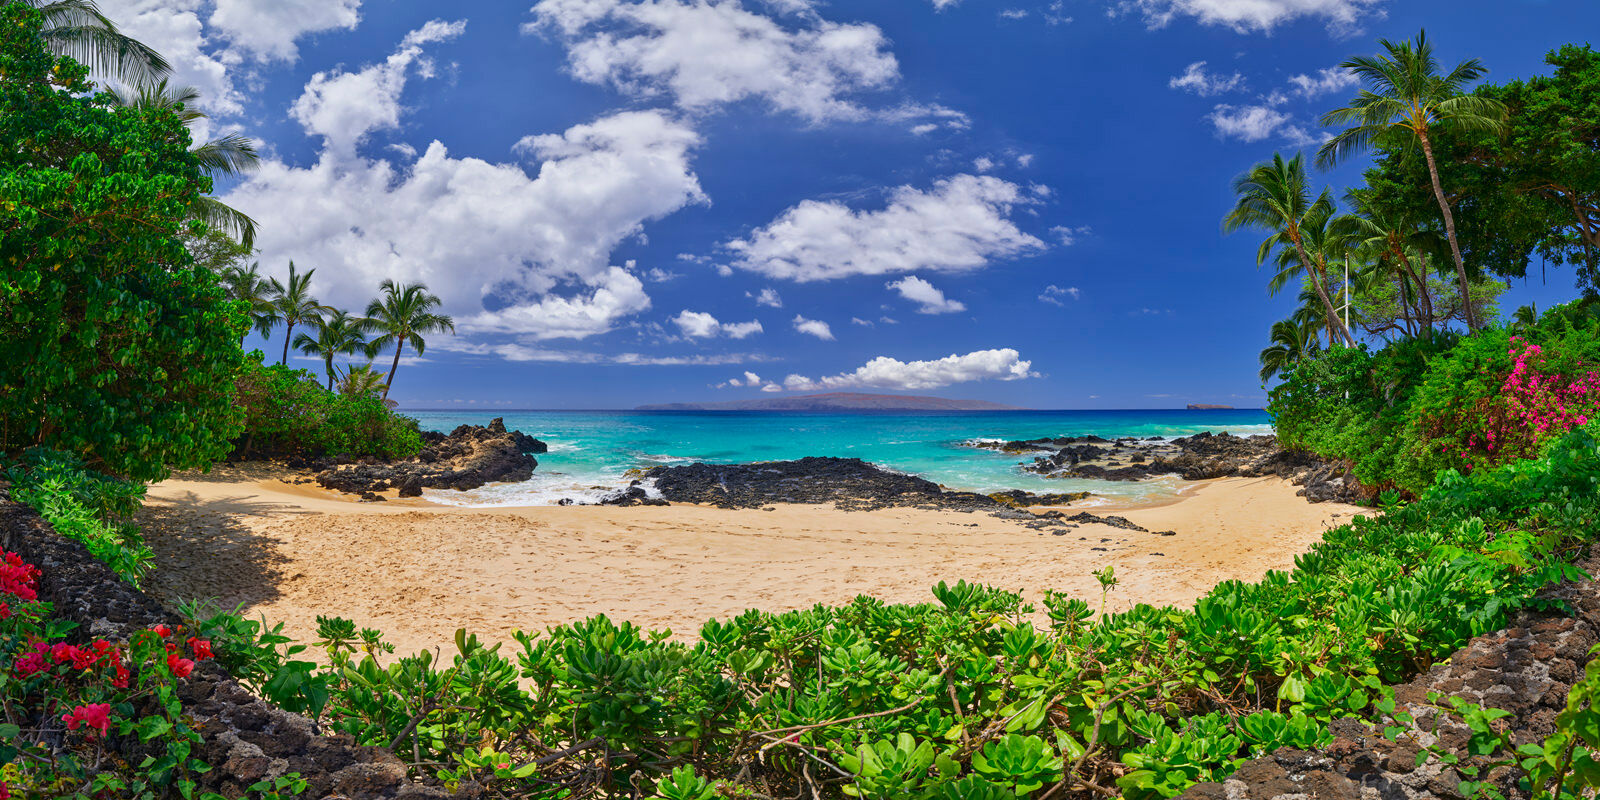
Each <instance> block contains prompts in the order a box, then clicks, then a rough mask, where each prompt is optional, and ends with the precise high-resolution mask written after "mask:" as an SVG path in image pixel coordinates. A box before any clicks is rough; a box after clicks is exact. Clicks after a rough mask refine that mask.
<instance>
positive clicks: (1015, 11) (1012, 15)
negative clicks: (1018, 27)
mask: <svg viewBox="0 0 1600 800" xmlns="http://www.w3.org/2000/svg"><path fill="white" fill-rule="evenodd" d="M1027 16H1028V11H1027V9H1023V8H1002V9H1000V18H1001V19H1024V18H1026V17H1027Z"/></svg>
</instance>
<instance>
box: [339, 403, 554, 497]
mask: <svg viewBox="0 0 1600 800" xmlns="http://www.w3.org/2000/svg"><path fill="white" fill-rule="evenodd" d="M425 441H427V442H428V444H427V445H426V446H425V447H423V448H422V452H420V453H418V454H417V455H416V456H415V457H413V458H409V459H406V460H404V461H397V462H394V463H390V464H383V463H362V464H348V463H347V464H338V465H333V466H331V467H327V468H324V469H323V470H322V471H321V472H318V473H317V476H316V477H317V483H318V484H320V485H321V486H323V487H324V488H327V489H333V490H336V491H340V492H349V493H351V494H358V495H363V496H364V497H365V496H367V495H369V494H372V493H376V492H381V491H384V490H386V489H401V490H402V491H401V494H400V496H401V497H417V496H419V495H420V494H422V489H423V488H430V489H457V490H466V489H476V488H478V487H479V486H483V485H484V484H487V483H514V482H517V481H525V480H528V479H529V478H532V477H533V471H534V469H535V468H537V467H538V466H539V461H538V460H537V459H535V458H534V457H533V456H532V455H530V453H544V452H547V451H548V450H549V448H548V447H547V446H546V445H545V443H544V442H541V441H539V440H538V439H535V438H533V437H532V436H528V435H527V434H524V433H522V432H520V431H508V430H506V426H505V420H503V419H501V418H499V417H496V418H495V419H494V420H493V421H492V422H490V423H489V424H488V425H487V426H478V425H462V426H460V427H458V428H456V429H455V430H454V431H451V432H450V435H448V436H443V437H439V436H438V435H437V434H434V435H430V436H428V437H426V438H425Z"/></svg>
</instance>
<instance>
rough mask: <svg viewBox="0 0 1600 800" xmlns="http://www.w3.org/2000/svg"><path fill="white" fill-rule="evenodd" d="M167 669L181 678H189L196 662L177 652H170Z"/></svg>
mask: <svg viewBox="0 0 1600 800" xmlns="http://www.w3.org/2000/svg"><path fill="white" fill-rule="evenodd" d="M167 669H170V670H172V674H173V675H176V676H178V677H179V678H187V677H189V673H191V672H194V662H193V661H190V660H189V659H187V658H183V657H181V656H179V655H178V654H177V653H168V654H167Z"/></svg>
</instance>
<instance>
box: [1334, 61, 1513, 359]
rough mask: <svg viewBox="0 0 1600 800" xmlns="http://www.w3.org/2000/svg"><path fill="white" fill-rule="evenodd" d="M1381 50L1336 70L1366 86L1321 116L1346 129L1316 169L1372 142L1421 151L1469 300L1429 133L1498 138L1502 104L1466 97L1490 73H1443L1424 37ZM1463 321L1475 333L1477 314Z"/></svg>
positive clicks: (1477, 69)
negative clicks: (1438, 131)
mask: <svg viewBox="0 0 1600 800" xmlns="http://www.w3.org/2000/svg"><path fill="white" fill-rule="evenodd" d="M1378 44H1380V45H1381V46H1382V47H1383V49H1384V50H1385V51H1386V52H1385V53H1381V54H1379V55H1376V56H1357V57H1355V58H1352V59H1350V60H1348V61H1346V62H1344V63H1343V64H1340V65H1339V66H1341V67H1343V68H1344V69H1347V70H1349V71H1350V72H1352V73H1354V74H1355V75H1356V77H1358V78H1360V79H1361V80H1362V82H1363V83H1365V84H1366V86H1367V88H1364V89H1362V90H1361V92H1360V94H1358V95H1356V97H1355V99H1354V100H1351V101H1350V104H1349V105H1347V106H1345V107H1344V108H1336V109H1334V110H1332V111H1329V112H1328V113H1326V114H1323V115H1322V124H1323V125H1349V126H1350V127H1349V128H1346V129H1345V130H1344V131H1342V132H1340V133H1339V135H1337V136H1335V137H1333V138H1332V139H1329V140H1328V141H1327V142H1326V143H1324V144H1323V145H1322V148H1321V149H1320V150H1318V151H1317V164H1318V165H1319V166H1322V167H1331V166H1333V165H1334V164H1336V163H1338V162H1340V161H1342V160H1344V159H1345V158H1347V157H1349V156H1350V155H1352V154H1354V153H1356V152H1359V151H1361V150H1364V149H1366V148H1367V147H1370V146H1372V145H1374V144H1377V145H1380V146H1381V145H1390V146H1394V145H1398V146H1399V147H1401V148H1404V149H1407V150H1409V149H1410V148H1412V147H1414V146H1420V147H1421V148H1422V157H1423V158H1424V159H1426V161H1427V162H1428V175H1429V177H1431V178H1432V179H1433V196H1434V199H1436V200H1437V201H1438V202H1439V211H1440V212H1441V213H1442V214H1443V215H1444V234H1445V238H1446V239H1447V240H1448V241H1449V243H1450V255H1451V257H1452V258H1453V259H1454V260H1455V266H1456V280H1457V281H1459V283H1460V286H1461V294H1462V296H1463V297H1466V296H1467V295H1468V281H1467V267H1466V262H1465V261H1463V260H1462V258H1461V244H1460V242H1459V241H1457V239H1456V219H1455V214H1453V213H1452V212H1451V210H1450V201H1449V199H1448V198H1446V197H1445V194H1444V184H1443V183H1441V182H1440V180H1439V165H1438V163H1437V162H1436V161H1435V160H1434V157H1433V139H1432V138H1431V133H1432V132H1433V131H1434V130H1435V129H1438V128H1447V127H1448V128H1454V129H1456V130H1458V131H1462V132H1466V133H1473V132H1482V133H1493V134H1500V133H1503V132H1504V131H1505V127H1506V125H1505V120H1506V106H1505V104H1504V103H1501V102H1500V101H1498V100H1491V99H1489V98H1486V97H1477V96H1475V95H1470V94H1466V93H1465V87H1466V85H1467V84H1468V83H1471V82H1472V81H1475V80H1477V79H1478V78H1480V77H1482V76H1483V74H1484V73H1486V72H1488V69H1487V68H1485V67H1484V66H1483V62H1481V61H1479V60H1478V59H1475V58H1473V59H1468V60H1466V61H1463V62H1461V63H1460V64H1457V65H1456V67H1455V69H1452V70H1451V71H1450V72H1449V73H1447V74H1444V75H1440V74H1439V63H1438V60H1437V59H1436V58H1435V57H1434V53H1433V44H1432V43H1430V42H1429V41H1428V33H1427V31H1422V32H1421V33H1418V34H1417V38H1416V41H1414V42H1395V41H1391V40H1389V39H1379V40H1378ZM1466 321H1467V329H1468V330H1469V331H1472V330H1477V329H1478V327H1479V322H1478V319H1477V315H1476V314H1475V313H1474V312H1473V310H1472V309H1471V308H1468V309H1467V316H1466Z"/></svg>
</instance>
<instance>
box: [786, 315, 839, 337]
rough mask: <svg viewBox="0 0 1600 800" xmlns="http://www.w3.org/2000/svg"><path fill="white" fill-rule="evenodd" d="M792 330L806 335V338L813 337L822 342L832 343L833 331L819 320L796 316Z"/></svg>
mask: <svg viewBox="0 0 1600 800" xmlns="http://www.w3.org/2000/svg"><path fill="white" fill-rule="evenodd" d="M794 329H795V330H797V331H799V332H801V333H803V334H806V335H807V336H815V337H817V338H818V339H822V340H823V341H828V342H831V341H833V329H832V328H830V327H828V323H826V322H822V321H821V320H815V319H806V318H805V317H803V316H800V315H799V314H796V315H795V317H794Z"/></svg>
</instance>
